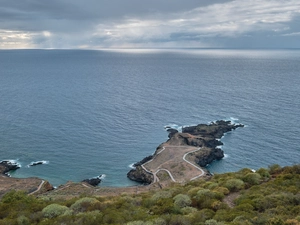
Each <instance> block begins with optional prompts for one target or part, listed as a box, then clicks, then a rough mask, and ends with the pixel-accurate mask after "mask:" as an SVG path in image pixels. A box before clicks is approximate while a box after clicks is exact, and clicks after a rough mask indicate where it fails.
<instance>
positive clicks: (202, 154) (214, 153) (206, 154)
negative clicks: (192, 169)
mask: <svg viewBox="0 0 300 225" xmlns="http://www.w3.org/2000/svg"><path fill="white" fill-rule="evenodd" d="M223 157H224V151H223V150H222V149H220V148H203V149H202V150H201V151H198V152H196V153H195V158H196V159H195V162H196V163H197V164H198V165H199V166H201V167H205V166H207V165H208V164H210V163H212V162H213V161H215V160H220V159H222V158H223Z"/></svg>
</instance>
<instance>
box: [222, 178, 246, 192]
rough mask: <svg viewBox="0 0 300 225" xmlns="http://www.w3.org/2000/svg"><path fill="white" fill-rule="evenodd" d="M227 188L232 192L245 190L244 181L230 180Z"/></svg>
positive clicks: (227, 182)
mask: <svg viewBox="0 0 300 225" xmlns="http://www.w3.org/2000/svg"><path fill="white" fill-rule="evenodd" d="M225 187H226V188H228V190H230V191H239V190H241V189H243V188H244V181H242V180H240V179H235V178H233V179H229V180H228V181H226V183H225Z"/></svg>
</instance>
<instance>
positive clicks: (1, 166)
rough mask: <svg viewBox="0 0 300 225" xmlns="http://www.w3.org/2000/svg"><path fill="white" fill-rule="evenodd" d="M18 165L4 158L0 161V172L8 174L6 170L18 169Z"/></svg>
mask: <svg viewBox="0 0 300 225" xmlns="http://www.w3.org/2000/svg"><path fill="white" fill-rule="evenodd" d="M19 168H20V165H19V164H17V163H15V162H13V161H10V160H4V161H1V162H0V174H4V175H8V172H9V171H11V170H16V169H19Z"/></svg>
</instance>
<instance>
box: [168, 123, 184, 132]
mask: <svg viewBox="0 0 300 225" xmlns="http://www.w3.org/2000/svg"><path fill="white" fill-rule="evenodd" d="M182 127H184V126H179V125H177V124H174V123H173V124H168V125H166V126H164V128H165V130H167V129H170V128H172V129H175V130H178V132H182Z"/></svg>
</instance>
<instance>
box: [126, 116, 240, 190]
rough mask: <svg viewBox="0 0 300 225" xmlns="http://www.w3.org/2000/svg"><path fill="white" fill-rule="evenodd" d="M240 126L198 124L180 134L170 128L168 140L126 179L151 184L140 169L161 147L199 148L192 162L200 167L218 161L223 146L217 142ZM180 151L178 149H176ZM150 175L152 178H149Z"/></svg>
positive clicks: (222, 123) (229, 122)
mask: <svg viewBox="0 0 300 225" xmlns="http://www.w3.org/2000/svg"><path fill="white" fill-rule="evenodd" d="M243 126H244V125H242V124H232V123H231V121H224V120H219V121H216V122H212V123H210V124H198V125H197V126H190V127H184V128H183V129H182V132H178V131H177V130H175V129H173V128H170V129H168V130H167V131H168V132H169V135H168V137H169V139H168V140H167V141H166V142H165V143H162V144H161V145H160V146H159V147H158V148H157V150H156V152H155V153H154V155H153V156H149V157H146V158H144V159H143V160H141V161H140V162H138V163H136V164H135V166H136V168H135V169H132V170H131V171H129V173H128V174H127V176H128V178H129V179H131V180H134V181H137V182H141V183H146V184H149V183H151V182H153V177H154V176H153V175H152V174H151V173H149V172H147V171H145V170H144V169H143V167H142V165H143V164H145V163H146V162H147V161H149V160H155V155H156V154H159V151H161V149H162V148H163V146H175V147H176V146H177V147H179V146H193V147H201V151H197V152H195V153H193V160H194V162H195V163H197V164H198V165H199V166H200V167H205V166H206V165H207V164H210V163H211V162H213V161H214V160H220V159H222V158H223V157H224V152H223V150H222V149H220V148H218V147H217V146H220V145H223V143H222V142H221V141H220V140H219V139H220V138H221V137H222V136H223V135H224V134H225V133H226V132H229V131H232V130H235V129H236V128H238V127H243ZM178 149H179V150H178V151H180V148H178ZM151 175H152V176H151Z"/></svg>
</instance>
